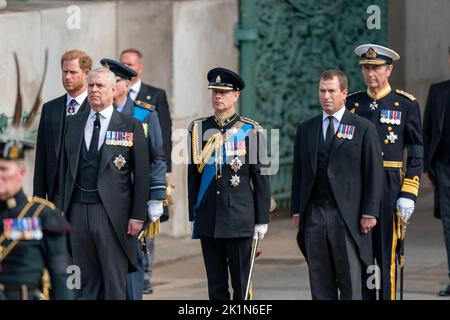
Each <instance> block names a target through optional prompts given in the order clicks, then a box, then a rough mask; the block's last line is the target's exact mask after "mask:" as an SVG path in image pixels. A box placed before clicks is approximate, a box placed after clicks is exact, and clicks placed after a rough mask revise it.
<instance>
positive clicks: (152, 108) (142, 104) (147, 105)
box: [134, 100, 156, 111]
mask: <svg viewBox="0 0 450 320" xmlns="http://www.w3.org/2000/svg"><path fill="white" fill-rule="evenodd" d="M134 104H135V105H136V106H138V107H141V108H144V109H147V110H150V111H155V109H156V108H155V106H154V105H151V104H150V103H147V102H144V101H142V100H134Z"/></svg>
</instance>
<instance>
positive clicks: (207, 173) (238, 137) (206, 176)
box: [192, 123, 252, 239]
mask: <svg viewBox="0 0 450 320" xmlns="http://www.w3.org/2000/svg"><path fill="white" fill-rule="evenodd" d="M251 128H252V125H251V124H248V123H246V124H244V125H243V126H242V127H241V129H239V131H238V132H237V133H235V134H234V135H232V136H231V137H230V139H229V140H232V141H235V142H238V141H244V140H245V137H247V135H248V133H249V132H250V129H251ZM222 149H225V144H224V145H223V146H222ZM222 151H223V152H222V154H223V156H222V161H221V165H223V164H224V163H225V158H226V154H225V152H224V150H222ZM214 156H215V152H213V154H212V155H211V158H210V159H214ZM215 174H216V165H215V163H214V161H208V163H207V164H206V165H205V167H204V168H203V172H202V180H201V182H200V190H199V192H198V196H197V203H196V204H195V206H194V210H193V211H194V221H195V211H196V210H197V209H198V207H200V203H201V202H202V200H203V198H204V197H205V193H206V190H207V189H208V187H209V185H210V184H211V182H212V181H213V178H214V176H215ZM192 239H198V237H197V235H196V234H195V223H194V230H193V231H192Z"/></svg>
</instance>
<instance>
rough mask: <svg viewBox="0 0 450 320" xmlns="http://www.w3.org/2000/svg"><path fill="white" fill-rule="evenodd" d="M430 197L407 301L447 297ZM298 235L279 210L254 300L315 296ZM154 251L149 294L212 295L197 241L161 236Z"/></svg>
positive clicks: (419, 213)
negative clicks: (298, 241)
mask: <svg viewBox="0 0 450 320" xmlns="http://www.w3.org/2000/svg"><path fill="white" fill-rule="evenodd" d="M432 200H433V194H432V192H431V190H429V189H427V188H425V189H424V190H421V195H420V197H419V201H418V203H417V210H416V212H415V213H414V215H413V218H412V223H411V224H410V225H409V226H408V230H407V239H406V246H405V254H406V267H405V299H406V300H411V299H423V300H429V299H447V298H440V297H438V296H437V294H436V293H437V292H438V291H439V289H441V288H443V287H444V286H445V285H446V283H447V281H448V278H447V262H446V254H445V247H444V240H443V234H442V225H441V222H440V220H437V219H435V218H433V217H432V206H433V202H432ZM295 237H296V229H295V228H294V227H293V226H292V225H291V223H290V218H289V216H288V215H287V214H286V213H281V212H279V213H276V215H275V216H274V219H273V220H272V221H271V223H270V225H269V232H268V235H267V236H266V237H265V239H264V240H263V241H262V242H261V248H262V250H263V254H262V256H260V257H259V258H258V259H257V262H256V266H255V272H254V289H255V299H269V300H271V299H283V300H291V299H311V296H310V293H309V282H308V270H307V265H306V262H305V260H304V258H303V256H302V255H301V254H300V251H299V249H298V247H297V243H296V240H295ZM156 250H157V251H156V265H155V269H154V280H153V282H154V294H152V295H145V297H144V298H145V299H181V300H185V299H186V300H191V299H208V295H207V284H206V275H205V271H204V265H203V260H202V256H201V250H200V243H199V240H191V239H189V238H182V239H175V238H170V237H167V236H159V237H158V239H157V245H156Z"/></svg>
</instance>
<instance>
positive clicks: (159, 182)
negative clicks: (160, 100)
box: [123, 97, 166, 200]
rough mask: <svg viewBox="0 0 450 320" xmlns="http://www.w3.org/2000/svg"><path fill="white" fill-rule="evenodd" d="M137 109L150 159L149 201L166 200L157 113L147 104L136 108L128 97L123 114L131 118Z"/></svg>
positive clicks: (164, 167)
mask: <svg viewBox="0 0 450 320" xmlns="http://www.w3.org/2000/svg"><path fill="white" fill-rule="evenodd" d="M136 109H139V116H141V114H142V117H141V118H142V123H143V124H144V126H145V129H144V132H145V133H146V136H147V137H146V138H147V144H148V151H149V159H150V173H149V175H150V190H149V200H163V199H165V198H166V155H165V154H164V148H163V139H162V133H161V126H160V124H159V119H158V112H157V111H156V110H155V108H154V107H153V106H151V105H149V104H145V106H138V105H135V104H134V103H133V101H132V100H131V99H130V98H129V97H128V98H127V101H126V102H125V106H124V109H123V113H124V114H127V115H129V116H133V115H134V114H135V113H136V112H135V111H136Z"/></svg>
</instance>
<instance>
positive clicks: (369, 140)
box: [291, 111, 383, 265]
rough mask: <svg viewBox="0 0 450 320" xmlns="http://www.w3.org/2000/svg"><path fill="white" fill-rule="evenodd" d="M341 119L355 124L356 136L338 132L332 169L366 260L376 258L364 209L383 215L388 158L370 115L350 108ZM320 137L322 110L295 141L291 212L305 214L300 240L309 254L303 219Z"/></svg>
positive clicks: (335, 193) (346, 219) (302, 127)
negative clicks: (384, 156)
mask: <svg viewBox="0 0 450 320" xmlns="http://www.w3.org/2000/svg"><path fill="white" fill-rule="evenodd" d="M341 124H349V125H353V126H355V133H354V136H353V138H352V139H350V140H349V139H343V138H338V137H337V136H336V137H335V138H334V141H333V145H332V146H331V150H330V156H329V164H328V169H327V175H328V179H329V182H330V187H331V189H332V192H333V196H334V199H335V200H336V203H337V207H338V209H339V212H340V213H341V215H342V218H343V220H344V222H345V225H346V227H347V229H348V231H349V232H350V234H351V235H352V237H353V240H354V241H355V243H356V246H357V248H358V251H359V254H360V257H361V259H362V261H364V263H366V265H370V264H372V263H371V261H372V247H371V236H370V233H369V234H365V235H364V234H362V232H361V228H360V220H361V218H362V215H371V216H375V217H377V216H378V213H379V208H380V201H381V192H382V183H383V164H382V159H381V147H380V143H379V141H378V137H377V134H376V128H375V126H374V125H373V124H371V123H370V122H369V121H367V120H365V119H363V118H361V117H359V116H356V115H354V114H352V113H350V112H349V111H345V113H344V115H343V117H342V120H341ZM319 139H323V133H322V114H320V115H319V116H317V117H314V118H312V119H310V120H308V121H306V122H304V123H302V124H301V125H300V126H299V127H298V129H297V136H296V139H295V145H294V168H293V175H292V195H291V201H292V203H291V212H292V213H293V214H296V213H299V214H300V230H299V237H298V241H299V246H300V249H301V250H302V252H303V254H304V255H305V257H307V255H306V253H305V247H304V223H302V222H303V221H305V212H306V208H307V206H308V203H309V200H310V197H311V191H312V190H313V186H314V181H315V178H316V173H317V172H316V167H317V155H318V144H319Z"/></svg>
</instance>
